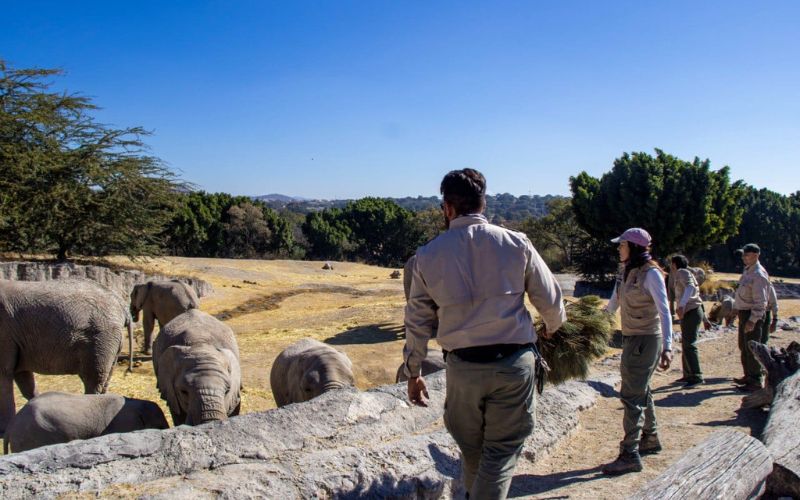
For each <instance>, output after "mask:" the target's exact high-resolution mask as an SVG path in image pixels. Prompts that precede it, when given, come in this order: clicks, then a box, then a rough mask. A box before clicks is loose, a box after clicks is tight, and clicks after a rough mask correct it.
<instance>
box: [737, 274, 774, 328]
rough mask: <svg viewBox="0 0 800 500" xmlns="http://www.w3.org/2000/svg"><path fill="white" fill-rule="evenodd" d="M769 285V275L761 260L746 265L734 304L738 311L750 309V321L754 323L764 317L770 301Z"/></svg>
mask: <svg viewBox="0 0 800 500" xmlns="http://www.w3.org/2000/svg"><path fill="white" fill-rule="evenodd" d="M769 287H770V283H769V275H768V274H767V270H766V269H764V266H762V265H761V263H760V262H756V263H754V264H753V265H752V266H748V267H746V268H745V269H744V272H743V273H742V277H741V278H740V279H739V286H738V287H737V288H736V298H735V301H734V305H733V306H734V307H735V308H736V309H737V310H738V311H750V321H752V322H754V323H755V322H756V321H758V320H760V319H763V318H764V314H765V312H766V310H767V302H769ZM776 303H777V301H776Z"/></svg>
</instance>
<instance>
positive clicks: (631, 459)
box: [603, 451, 642, 476]
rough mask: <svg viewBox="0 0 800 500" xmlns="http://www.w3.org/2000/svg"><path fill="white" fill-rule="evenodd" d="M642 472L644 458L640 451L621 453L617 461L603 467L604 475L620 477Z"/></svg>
mask: <svg viewBox="0 0 800 500" xmlns="http://www.w3.org/2000/svg"><path fill="white" fill-rule="evenodd" d="M641 470H642V457H640V456H639V452H638V451H621V452H620V454H619V456H618V457H617V459H616V460H614V461H613V462H611V463H609V464H605V465H604V466H603V474H607V475H609V476H619V475H620V474H627V473H629V472H640V471H641Z"/></svg>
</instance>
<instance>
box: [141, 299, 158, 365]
mask: <svg viewBox="0 0 800 500" xmlns="http://www.w3.org/2000/svg"><path fill="white" fill-rule="evenodd" d="M142 313H143V314H142V328H143V329H144V346H143V347H142V352H144V353H145V354H150V348H151V347H152V346H153V328H155V315H154V314H153V311H151V310H150V309H145V310H144V311H142Z"/></svg>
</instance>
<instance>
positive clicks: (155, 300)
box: [131, 280, 200, 354]
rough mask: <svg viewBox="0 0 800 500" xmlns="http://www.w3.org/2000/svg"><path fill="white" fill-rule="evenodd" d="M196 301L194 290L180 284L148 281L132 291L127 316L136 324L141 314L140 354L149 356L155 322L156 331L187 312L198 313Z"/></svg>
mask: <svg viewBox="0 0 800 500" xmlns="http://www.w3.org/2000/svg"><path fill="white" fill-rule="evenodd" d="M199 308H200V299H198V298H197V294H196V293H195V292H194V289H193V288H192V287H190V286H189V285H187V284H186V283H183V282H182V281H178V280H172V281H148V282H147V283H143V284H141V285H136V286H134V287H133V291H132V292H131V316H133V320H134V321H139V312H140V311H141V312H142V327H143V328H144V347H143V348H142V351H144V352H145V353H146V354H149V353H150V349H151V348H152V346H153V328H154V327H155V322H156V320H158V328H159V329H162V328H164V325H166V324H167V323H169V322H170V321H172V319H173V318H175V317H176V316H178V315H180V314H183V313H185V312H186V311H188V310H189V309H199Z"/></svg>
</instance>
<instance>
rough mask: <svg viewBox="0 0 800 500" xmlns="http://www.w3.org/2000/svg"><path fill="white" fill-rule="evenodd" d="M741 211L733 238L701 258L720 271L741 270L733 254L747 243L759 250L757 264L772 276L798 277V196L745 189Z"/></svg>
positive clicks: (747, 187) (751, 188) (799, 218)
mask: <svg viewBox="0 0 800 500" xmlns="http://www.w3.org/2000/svg"><path fill="white" fill-rule="evenodd" d="M741 207H742V209H743V210H744V215H743V216H742V223H741V224H740V225H739V231H738V232H737V234H736V235H734V236H733V237H731V238H730V239H728V241H727V242H726V243H725V244H724V245H718V246H715V247H713V248H712V249H711V251H709V252H707V253H706V254H705V255H704V256H705V257H706V258H708V259H709V260H711V261H712V262H714V263H715V267H717V268H718V269H720V270H727V271H734V270H739V269H741V259H739V258H738V257H736V256H734V253H733V252H734V250H736V249H737V248H741V247H742V246H743V245H745V244H746V243H757V244H758V245H759V246H760V247H761V257H760V261H761V263H762V264H764V266H765V267H766V268H767V271H768V272H769V273H770V274H772V275H775V276H798V275H800V232H798V228H800V192H798V193H795V194H793V195H791V196H784V195H782V194H780V193H776V192H774V191H770V190H768V189H756V188H754V187H751V186H746V188H745V196H744V198H743V199H742V201H741Z"/></svg>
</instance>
